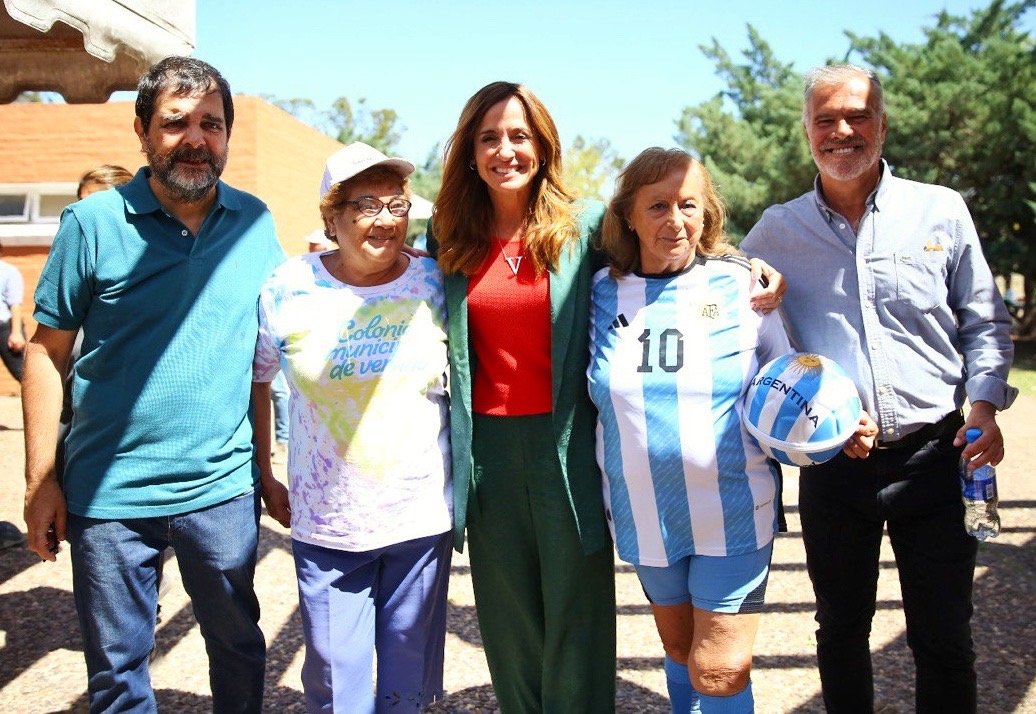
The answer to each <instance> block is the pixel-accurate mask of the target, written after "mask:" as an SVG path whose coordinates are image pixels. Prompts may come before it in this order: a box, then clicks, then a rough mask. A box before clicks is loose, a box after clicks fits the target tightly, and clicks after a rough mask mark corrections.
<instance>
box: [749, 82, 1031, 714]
mask: <svg viewBox="0 0 1036 714" xmlns="http://www.w3.org/2000/svg"><path fill="white" fill-rule="evenodd" d="M802 124H803V128H804V129H805V132H806V138H807V139H808V141H809V146H810V150H811V151H812V153H813V160H814V162H815V163H816V165H817V169H818V171H819V175H818V176H817V179H816V183H815V185H814V188H813V190H812V191H810V192H809V193H806V194H804V195H803V196H800V197H799V198H797V199H795V200H793V201H789V202H788V203H785V204H782V205H778V206H773V207H771V208H769V209H767V210H766V212H765V213H764V214H763V217H762V218H761V219H760V221H759V223H758V224H756V226H755V227H754V228H752V230H751V231H750V232H749V234H748V236H747V237H746V238H745V240H744V242H743V243H742V246H741V247H742V248H743V249H744V250H745V251H746V252H748V253H749V254H750V255H755V256H759V257H762V258H764V259H765V260H767V261H769V262H770V263H772V264H773V265H774V266H776V267H777V268H778V269H779V270H781V271H782V272H783V273H784V274H785V276H786V277H787V278H788V281H789V288H788V298H789V299H788V300H786V301H785V302H784V304H783V316H784V320H785V323H786V325H787V327H788V334H789V336H790V337H791V341H792V344H793V345H794V346H795V348H796V349H799V350H804V351H809V352H818V353H820V354H823V355H825V356H827V357H830V358H831V359H833V360H835V362H837V363H838V364H839V365H841V366H842V367H843V368H845V370H846V371H847V372H848V373H849V375H850V376H851V377H853V380H854V381H855V382H856V386H857V387H858V388H859V390H860V396H861V399H862V401H863V406H864V409H865V410H866V411H867V412H868V413H869V415H870V417H871V418H872V419H873V422H874V423H876V425H877V441H876V442H874V440H873V438H869V437H866V436H863V435H860V436H858V437H857V438H854V439H853V440H851V441H850V443H849V444H848V445H847V446H846V448H845V449H844V453H842V454H839V455H838V456H837V457H835V458H834V459H832V460H831V461H828V462H827V463H825V464H821V465H819V466H811V467H808V468H804V469H802V471H801V477H800V480H799V512H800V515H801V518H802V537H803V542H804V544H805V547H806V564H807V568H808V570H809V576H810V579H811V580H812V582H813V589H814V591H815V593H816V598H817V622H818V623H819V627H818V629H817V660H818V663H819V666H820V680H821V684H822V687H823V694H824V703H825V705H826V706H827V708H828V711H832V712H863V711H867V712H869V711H871V710H872V709H873V702H874V685H873V674H872V669H871V656H870V646H869V635H870V626H871V619H872V617H873V615H874V608H875V597H876V587H877V581H878V555H879V549H880V546H881V538H882V531H883V530H884V529H885V528H886V527H887V529H888V534H889V540H890V541H891V543H892V548H893V551H894V552H895V555H896V565H897V567H898V569H899V581H900V586H901V589H902V593H903V609H904V612H905V614H906V625H907V644H908V645H909V646H910V649H911V651H912V652H913V655H914V662H915V664H916V667H917V693H916V697H917V711H919V712H974V711H975V710H976V707H977V704H976V696H977V695H976V677H975V652H974V647H973V645H972V640H971V615H972V610H973V608H972V600H971V592H972V583H973V580H974V574H975V554H976V550H977V544H976V542H975V539H974V538H971V537H970V536H968V535H967V533H965V531H964V525H963V523H964V511H963V505H962V503H961V496H960V483H959V476H958V469H959V463H960V458H961V452H962V449H961V446H962V445H963V444H964V431H965V429H966V428H970V427H977V428H979V429H981V430H982V438H980V439H979V440H978V441H976V442H975V443H973V444H969V445H967V446H965V447H964V448H963V454H964V456H965V457H973V459H972V461H971V465H972V467H974V466H978V465H981V464H985V463H993V464H996V463H999V462H1000V460H1001V459H1002V458H1003V456H1004V443H1003V436H1002V434H1001V433H1000V428H999V427H998V426H997V423H996V418H995V415H996V412H997V410H1002V409H1006V408H1007V407H1009V406H1010V405H1011V403H1012V402H1013V401H1014V398H1015V396H1016V395H1017V393H1018V390H1017V389H1014V388H1013V387H1010V386H1009V385H1008V384H1007V374H1008V370H1009V369H1010V366H1011V358H1012V355H1013V352H1014V348H1013V345H1012V343H1011V338H1010V334H1009V328H1010V324H1011V321H1010V317H1009V316H1008V314H1007V309H1006V308H1005V306H1004V303H1003V300H1002V299H1001V298H1000V295H999V293H998V292H997V289H996V285H995V283H994V282H993V276H992V274H991V273H990V270H989V266H988V265H987V264H986V261H985V258H984V257H983V255H982V247H981V245H980V244H979V240H978V235H977V234H976V232H975V226H974V223H973V222H972V220H971V216H970V215H969V213H968V209H967V206H966V205H965V203H964V200H963V198H961V196H960V195H959V194H958V193H956V192H955V191H952V190H950V189H948V188H943V187H941V186H933V185H930V184H922V183H917V182H914V181H906V180H904V179H901V178H897V177H896V176H893V175H892V171H891V169H890V168H889V166H888V164H887V163H885V161H883V160H882V159H881V150H882V146H883V144H884V141H885V134H886V132H887V130H888V117H887V115H886V113H885V101H884V97H883V95H882V89H881V83H880V81H879V80H878V77H877V76H876V75H875V74H874V73H873V72H870V71H868V70H865V69H862V68H860V67H854V66H852V65H833V66H829V67H818V68H816V69H814V70H813V71H811V72H810V73H809V74H807V76H806V84H805V100H804V106H803V112H802ZM805 256H808V259H804V257H805ZM965 394H966V395H967V397H968V398H969V399H970V401H971V409H970V410H969V412H968V415H967V419H965V418H964V417H963V415H962V414H961V407H962V406H963V403H964V397H965ZM868 426H869V428H870V429H873V428H874V424H873V423H872V424H870V425H866V426H863V427H861V431H862V430H863V429H866V428H868ZM872 445H873V447H874V448H873V449H872V448H871V447H872Z"/></svg>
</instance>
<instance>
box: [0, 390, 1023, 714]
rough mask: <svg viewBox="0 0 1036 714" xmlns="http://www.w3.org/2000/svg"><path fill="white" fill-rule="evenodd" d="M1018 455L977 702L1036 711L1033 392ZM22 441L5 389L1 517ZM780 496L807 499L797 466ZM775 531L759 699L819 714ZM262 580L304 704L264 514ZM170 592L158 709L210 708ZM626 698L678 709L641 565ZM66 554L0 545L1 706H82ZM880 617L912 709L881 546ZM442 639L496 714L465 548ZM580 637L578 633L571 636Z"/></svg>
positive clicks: (461, 697)
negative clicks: (53, 560) (669, 694)
mask: <svg viewBox="0 0 1036 714" xmlns="http://www.w3.org/2000/svg"><path fill="white" fill-rule="evenodd" d="M1005 417H1006V418H1005V419H1004V420H1003V421H1004V428H1005V432H1006V434H1007V448H1008V460H1007V462H1006V463H1005V464H1003V466H1002V467H1001V468H1000V469H999V473H1000V488H1001V497H1002V498H1003V499H1004V502H1003V503H1002V508H1003V510H1002V518H1003V521H1004V525H1005V527H1004V532H1003V534H1002V535H1001V537H1000V538H998V539H997V540H996V541H994V542H991V543H989V544H984V545H983V546H982V548H981V550H980V551H979V566H980V567H979V571H978V574H977V576H976V588H975V602H976V608H977V613H976V616H975V629H976V635H975V639H976V644H977V646H978V652H979V673H980V685H979V686H980V690H979V691H980V697H981V702H982V703H981V704H980V707H979V710H980V711H981V712H1033V713H1036V651H1034V650H1036V648H1034V647H1033V643H1036V481H1034V480H1033V479H1032V477H1031V471H1032V464H1033V462H1036V438H1034V437H1036V430H1034V429H1033V427H1032V424H1033V423H1036V397H1029V398H1023V399H1019V400H1018V403H1017V404H1016V405H1015V407H1014V408H1012V409H1011V411H1010V412H1008V413H1007V414H1006V415H1005ZM22 469H23V450H22V425H21V414H20V405H19V402H18V400H17V399H16V398H13V397H0V519H4V520H8V521H12V522H15V523H17V524H18V525H19V526H20V527H22V528H24V524H23V522H22V520H21V508H22V499H23V482H22ZM786 489H787V490H786V493H785V499H786V501H787V502H788V503H790V504H794V503H796V501H797V493H796V490H797V481H796V479H795V478H794V476H792V477H790V478H789V479H788V483H787V485H786ZM789 525H790V527H791V531H792V532H791V533H788V534H786V535H784V536H781V537H780V538H779V540H778V541H777V545H776V548H775V553H774V572H773V575H772V576H771V580H770V588H769V591H768V593H767V601H768V608H767V614H766V615H765V616H764V617H763V620H762V626H761V631H760V634H759V640H758V642H757V646H756V656H755V671H754V674H753V680H754V687H755V692H756V700H757V702H758V705H757V711H759V712H796V713H807V712H820V711H822V710H823V707H822V705H821V703H820V700H819V697H818V691H819V683H818V679H817V675H816V670H815V660H814V655H813V651H814V635H813V631H814V623H813V620H812V615H813V601H812V591H811V589H810V586H809V581H808V579H807V577H806V574H805V565H804V561H803V553H802V542H801V539H800V537H799V533H798V519H797V514H796V513H795V509H794V508H792V509H791V513H790V524H789ZM259 557H260V562H259V569H258V574H257V584H258V590H259V596H260V600H261V602H262V607H263V615H262V622H261V624H262V627H263V631H264V632H265V633H266V635H267V638H268V642H269V646H270V649H269V672H268V675H269V676H268V686H267V710H268V711H277V712H281V711H284V712H301V711H303V710H304V707H303V705H302V697H301V690H300V685H299V668H300V663H301V655H302V642H301V637H300V635H299V615H298V609H297V604H298V603H297V596H296V591H295V585H294V576H293V569H292V563H291V556H290V551H289V540H288V536H287V532H286V531H285V529H283V528H281V527H280V526H278V525H277V524H276V523H274V522H273V521H272V520H271V519H270V518H269V517H267V516H264V517H263V520H262V538H261V546H260V554H259ZM167 572H172V573H173V574H174V578H173V587H172V589H171V591H170V592H169V593H168V595H167V596H166V597H165V599H164V600H163V605H162V608H163V619H162V622H161V624H160V626H159V629H158V647H157V656H156V658H155V661H154V665H153V667H152V676H153V680H154V686H155V688H156V690H157V691H158V696H159V704H160V706H161V708H162V709H163V710H164V711H170V712H204V711H209V708H210V703H209V698H208V695H207V692H208V683H207V669H206V660H205V655H204V650H203V646H202V643H201V639H200V636H199V634H198V628H197V626H196V625H195V622H194V617H193V615H192V613H191V609H190V606H189V604H188V602H187V600H186V596H185V595H184V594H183V591H182V588H181V587H180V586H179V583H178V581H176V580H175V572H176V569H175V567H173V566H172V565H171V566H170V567H169V568H168V570H167ZM616 575H617V582H618V594H619V608H618V629H619V662H618V668H619V683H618V686H619V704H618V710H619V711H621V712H668V700H667V698H666V696H665V683H664V680H663V677H662V675H661V672H660V663H661V652H660V647H659V645H658V641H657V634H656V633H655V631H654V626H653V623H652V620H651V616H650V612H649V610H648V608H647V606H646V604H645V602H644V598H643V595H642V593H641V592H640V589H639V587H638V585H637V582H636V576H635V575H634V574H633V572H632V569H631V568H629V567H626V566H622V565H620V566H619V567H618V568H617V572H616ZM70 582H71V577H70V572H69V563H68V556H67V549H66V552H64V553H62V555H61V556H60V557H59V562H58V563H57V564H49V563H42V562H40V561H39V559H38V558H36V557H35V556H34V555H32V554H31V553H29V552H28V551H24V550H13V551H4V552H0V712H5V713H6V712H58V711H74V712H80V711H85V710H86V709H85V705H84V702H85V695H84V688H85V679H86V675H85V667H84V665H83V661H82V647H81V644H80V642H79V634H78V629H77V625H76V620H75V611H74V606H73V602H72V595H71V584H70ZM878 600H879V602H878V614H877V617H876V618H875V623H874V635H873V638H872V645H873V654H874V664H875V670H876V672H877V675H876V677H877V682H876V686H877V693H878V697H879V699H880V700H881V701H882V702H883V703H884V704H885V705H886V709H885V710H884V711H885V712H901V713H904V712H908V711H911V710H912V708H913V707H912V703H911V702H912V688H913V685H912V668H911V665H910V661H909V653H908V651H907V649H906V642H905V636H904V632H903V621H902V611H901V608H900V603H899V587H898V583H897V581H896V578H895V569H894V567H893V564H892V557H891V552H890V550H889V549H888V548H887V547H886V548H885V550H884V551H883V555H882V570H881V580H880V584H879V595H878ZM450 602H451V604H452V609H451V613H450V622H449V628H450V634H449V635H448V638H449V639H448V640H447V674H446V677H447V681H446V686H447V689H448V690H449V695H448V696H447V699H446V701H445V702H443V703H442V705H438V706H437V710H438V711H444V712H483V711H495V708H494V700H493V697H492V690H491V688H490V686H489V677H488V674H487V672H486V668H485V661H484V659H483V656H482V651H481V649H480V639H479V634H478V626H477V623H476V620H475V613H474V605H473V599H472V594H471V582H470V578H469V577H468V568H467V561H466V559H465V558H464V557H459V558H457V559H456V561H455V564H454V568H453V576H452V579H451V582H450ZM572 646H573V647H578V646H580V645H579V643H573V644H572Z"/></svg>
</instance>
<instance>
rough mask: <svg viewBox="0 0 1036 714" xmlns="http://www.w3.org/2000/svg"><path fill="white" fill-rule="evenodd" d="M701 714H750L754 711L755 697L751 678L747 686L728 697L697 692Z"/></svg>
mask: <svg viewBox="0 0 1036 714" xmlns="http://www.w3.org/2000/svg"><path fill="white" fill-rule="evenodd" d="M698 696H699V699H700V701H701V714H752V712H754V711H755V697H753V696H752V680H751V679H749V680H748V686H747V687H745V688H744V689H742V690H741V691H740V692H738V693H737V694H731V695H730V696H729V697H711V696H709V695H708V694H699V695H698Z"/></svg>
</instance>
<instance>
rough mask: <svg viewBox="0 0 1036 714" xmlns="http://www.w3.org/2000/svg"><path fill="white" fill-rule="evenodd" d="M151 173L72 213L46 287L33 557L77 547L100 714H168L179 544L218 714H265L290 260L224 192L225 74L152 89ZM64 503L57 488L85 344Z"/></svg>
mask: <svg viewBox="0 0 1036 714" xmlns="http://www.w3.org/2000/svg"><path fill="white" fill-rule="evenodd" d="M136 114H137V119H136V122H135V127H136V132H137V135H138V137H139V139H140V142H141V148H142V150H143V151H144V153H145V154H146V155H147V160H148V166H147V167H146V168H143V169H141V170H140V171H139V172H138V173H137V175H136V177H135V178H134V179H133V180H132V181H130V182H129V183H128V184H126V185H125V186H121V187H119V188H115V189H112V190H109V191H100V192H97V193H95V194H93V195H91V196H89V197H87V198H85V199H84V200H82V201H80V202H78V203H75V204H72V205H71V206H69V207H68V208H67V209H66V210H65V213H64V214H63V215H62V219H61V225H60V227H59V229H58V233H57V236H56V237H55V239H54V244H53V246H52V248H51V252H50V255H49V257H48V259H47V264H46V265H45V267H44V269H43V274H42V275H41V277H40V282H39V286H38V287H37V290H36V295H35V297H36V311H35V317H36V320H37V322H38V323H39V328H38V329H37V331H36V334H35V335H34V336H33V338H32V340H31V341H30V343H29V346H28V349H27V355H26V368H25V378H24V391H23V395H24V399H23V404H24V411H25V440H26V496H25V520H26V524H27V526H28V529H29V548H30V549H31V550H33V551H35V552H36V553H37V554H39V555H40V557H42V558H44V559H46V560H51V561H53V560H54V559H55V554H56V553H57V551H58V543H59V542H60V541H61V540H64V539H66V537H67V539H68V541H69V542H70V544H71V556H72V578H73V590H74V593H75V600H76V610H77V612H78V615H79V622H80V627H81V630H82V635H83V643H84V654H85V656H86V663H87V672H88V675H89V695H90V710H91V711H129V710H133V711H155V709H156V704H155V696H154V692H153V691H152V689H151V683H150V677H149V674H148V658H149V655H150V653H151V650H152V649H153V648H154V627H155V606H156V603H157V587H156V578H157V569H158V567H159V564H160V562H161V557H162V554H163V552H164V551H165V550H166V548H172V549H173V551H174V552H175V554H176V559H177V563H178V565H179V568H180V573H181V576H182V579H183V583H184V587H185V589H186V590H187V593H188V594H189V595H190V596H191V602H192V605H193V609H194V614H195V617H196V618H197V620H198V622H199V624H200V625H201V632H202V636H203V637H204V638H205V645H206V650H207V652H208V654H209V680H210V685H211V687H212V707H213V710H214V711H219V712H231V711H234V712H238V711H240V712H259V711H260V710H261V706H262V692H263V678H264V668H265V642H264V639H263V635H262V632H260V630H259V626H258V620H259V603H258V601H257V599H256V596H255V591H254V588H253V582H252V581H253V575H254V572H255V564H256V546H257V542H258V518H259V495H258V492H257V488H256V482H257V477H258V473H257V471H256V469H255V467H254V463H253V459H252V429H251V424H250V416H249V399H250V390H251V364H252V355H253V352H254V349H255V340H256V335H257V334H258V297H259V288H260V287H261V285H262V284H263V282H264V281H265V279H266V277H267V276H268V275H269V273H270V272H271V271H272V269H273V268H274V267H276V266H277V265H278V264H279V263H280V262H281V261H282V260H283V257H284V253H283V251H282V250H281V248H280V246H279V244H278V243H277V237H276V233H275V230H274V225H273V219H272V217H271V215H270V212H269V211H268V210H267V208H266V206H265V205H264V204H263V203H262V202H261V201H259V200H258V199H257V198H255V197H254V196H250V195H249V194H246V193H243V192H241V191H237V190H235V189H233V188H231V187H230V186H227V185H226V184H224V183H223V182H222V181H220V180H219V176H220V174H221V173H222V171H223V167H224V166H225V164H226V159H227V142H228V139H229V136H230V130H231V127H232V125H233V121H234V108H233V98H232V96H231V93H230V87H229V86H228V85H227V82H226V80H225V79H223V77H222V76H221V75H220V74H219V72H217V71H216V69H215V68H213V67H212V66H210V65H208V64H206V63H204V62H200V61H198V60H194V59H190V58H184V57H170V58H167V59H165V60H162V61H161V62H159V63H158V64H157V65H155V66H154V67H152V68H151V70H150V71H149V72H148V73H147V74H145V75H144V77H142V78H141V80H140V84H139V86H138V96H137V104H136ZM79 329H82V332H83V345H82V354H81V357H80V358H79V360H77V361H76V363H75V373H74V379H73V390H72V395H73V396H72V406H73V412H74V416H73V419H72V424H71V428H70V431H69V434H68V437H67V439H66V442H65V443H66V456H65V469H64V484H63V486H64V491H62V488H61V486H60V485H59V484H58V482H57V480H56V478H55V472H54V453H55V442H56V434H57V426H58V415H59V413H60V411H61V402H62V377H63V375H64V370H65V365H66V364H67V362H68V356H69V352H70V350H71V349H72V345H73V342H74V340H75V337H76V333H77V331H78V330H79Z"/></svg>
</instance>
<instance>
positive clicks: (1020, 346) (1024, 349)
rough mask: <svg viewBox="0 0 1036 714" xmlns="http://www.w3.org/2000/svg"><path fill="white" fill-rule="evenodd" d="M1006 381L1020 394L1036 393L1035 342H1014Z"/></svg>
mask: <svg viewBox="0 0 1036 714" xmlns="http://www.w3.org/2000/svg"><path fill="white" fill-rule="evenodd" d="M1008 381H1010V383H1011V385H1012V386H1014V387H1018V390H1019V391H1020V392H1021V393H1022V394H1027V395H1030V396H1031V395H1034V394H1036V342H1015V343H1014V365H1013V366H1012V367H1011V376H1010V377H1009V378H1008Z"/></svg>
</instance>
